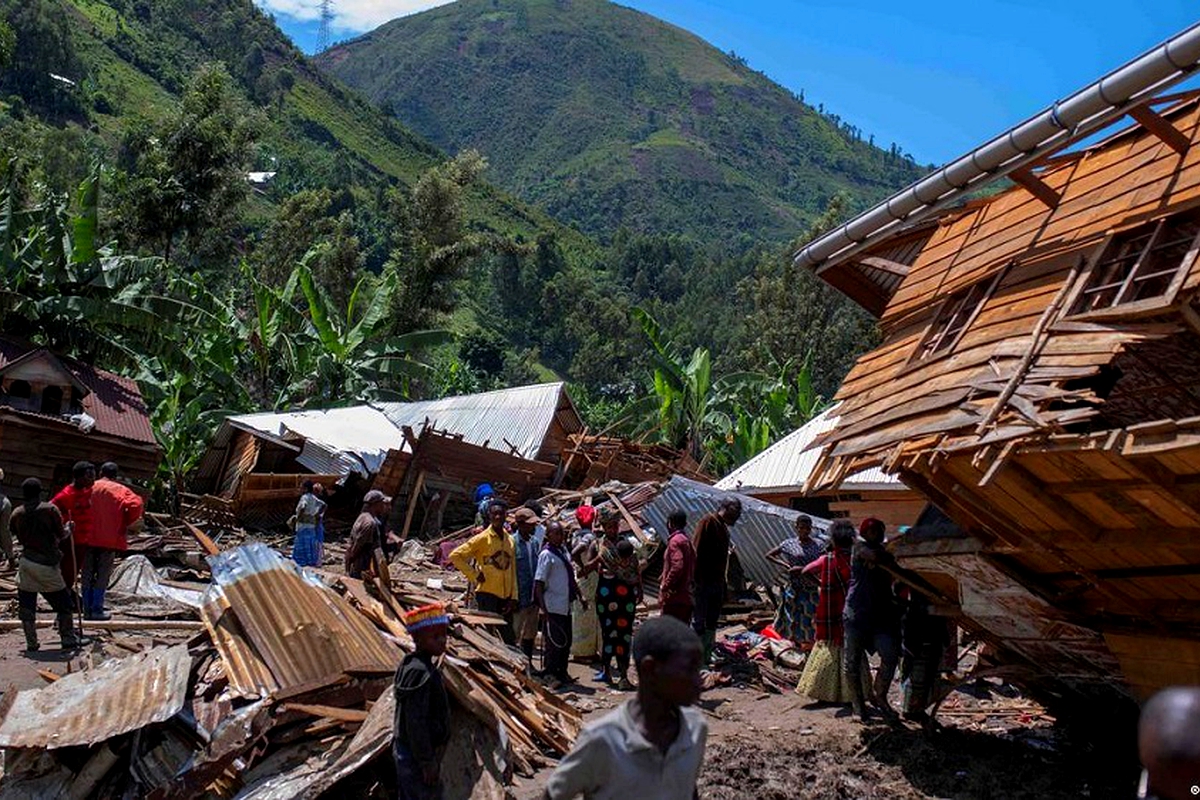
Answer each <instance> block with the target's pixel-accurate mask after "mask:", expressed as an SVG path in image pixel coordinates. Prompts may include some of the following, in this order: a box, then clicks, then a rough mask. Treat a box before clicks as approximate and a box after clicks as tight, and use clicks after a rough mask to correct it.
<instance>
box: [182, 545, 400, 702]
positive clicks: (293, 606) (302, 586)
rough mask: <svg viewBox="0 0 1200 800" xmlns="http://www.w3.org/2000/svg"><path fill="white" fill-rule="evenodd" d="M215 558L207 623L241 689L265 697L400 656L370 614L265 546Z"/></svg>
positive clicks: (389, 663)
mask: <svg viewBox="0 0 1200 800" xmlns="http://www.w3.org/2000/svg"><path fill="white" fill-rule="evenodd" d="M209 563H210V565H211V567H212V574H213V586H212V588H211V589H209V591H208V594H206V595H205V599H204V608H203V617H204V622H205V626H206V627H207V628H208V629H209V632H210V633H211V634H212V637H213V641H214V642H215V643H216V645H217V649H218V650H219V651H220V653H221V659H222V661H223V662H224V664H225V668H226V672H227V673H228V675H229V681H230V684H231V686H232V687H233V688H234V690H235V691H237V692H238V693H239V694H241V695H243V696H247V697H259V696H263V695H266V694H270V693H273V692H276V691H279V690H281V689H288V688H292V687H295V686H300V685H303V684H307V683H312V682H315V681H322V680H325V679H328V678H330V677H331V676H336V675H339V674H341V673H343V672H346V671H347V670H368V671H379V672H389V671H391V670H393V669H395V667H396V665H397V664H398V663H399V662H400V651H399V650H398V649H397V648H396V647H395V646H393V645H392V644H390V643H389V642H388V641H387V640H386V639H384V638H383V636H382V635H381V634H380V633H379V631H378V630H377V629H376V628H375V627H374V626H373V625H372V624H371V623H370V622H369V621H368V620H367V619H366V617H364V616H363V615H362V614H360V613H359V612H358V611H356V610H355V609H354V608H352V607H351V606H350V604H349V603H347V602H346V601H345V600H344V599H343V598H342V597H341V596H340V595H338V594H337V593H336V592H334V591H332V590H331V589H329V588H328V587H326V586H324V585H323V584H321V583H320V582H319V581H318V580H317V579H316V578H314V577H311V576H310V575H306V574H304V573H302V572H301V571H300V569H299V567H297V566H296V565H295V563H294V562H292V561H289V560H287V559H284V558H283V557H282V556H280V555H279V554H278V553H276V552H275V551H274V550H271V549H270V548H269V547H267V546H266V545H264V544H262V543H259V542H253V543H251V544H247V545H244V546H242V547H239V548H236V549H234V550H229V551H226V552H223V553H221V554H220V555H217V556H213V557H212V558H211V559H209Z"/></svg>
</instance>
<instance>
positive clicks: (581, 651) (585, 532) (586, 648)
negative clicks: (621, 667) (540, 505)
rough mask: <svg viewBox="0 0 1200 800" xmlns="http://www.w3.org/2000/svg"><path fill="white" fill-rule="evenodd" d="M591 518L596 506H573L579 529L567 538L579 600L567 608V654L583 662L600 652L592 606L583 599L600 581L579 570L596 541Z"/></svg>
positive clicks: (598, 628)
mask: <svg viewBox="0 0 1200 800" xmlns="http://www.w3.org/2000/svg"><path fill="white" fill-rule="evenodd" d="M595 520H596V509H595V508H593V507H592V506H579V507H578V508H576V509H575V521H576V522H578V523H579V531H578V532H577V533H576V534H575V537H574V539H572V541H571V560H572V561H573V562H575V571H576V574H577V576H578V580H579V596H580V599H579V600H577V601H576V603H575V605H573V606H572V607H571V655H572V656H574V657H575V658H577V659H580V660H585V661H594V660H595V659H596V658H597V657H598V656H599V655H600V618H599V617H598V616H596V609H595V607H594V606H593V607H591V608H589V607H588V604H587V603H586V602H583V601H586V600H587V599H589V598H594V597H595V596H596V586H597V584H598V583H599V582H600V575H599V573H596V572H592V573H588V574H586V575H585V574H584V572H583V565H584V563H585V561H586V560H587V559H588V558H590V557H591V553H592V543H593V542H595V541H596V534H594V533H593V532H592V523H593V522H595Z"/></svg>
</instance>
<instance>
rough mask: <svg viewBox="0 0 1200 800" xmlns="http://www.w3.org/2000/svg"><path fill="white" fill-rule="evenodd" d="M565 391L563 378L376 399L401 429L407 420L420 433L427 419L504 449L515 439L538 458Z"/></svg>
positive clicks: (520, 450)
mask: <svg viewBox="0 0 1200 800" xmlns="http://www.w3.org/2000/svg"><path fill="white" fill-rule="evenodd" d="M564 391H565V387H564V384H562V383H542V384H537V385H534V386H519V387H517V388H514V389H499V390H497V391H494V392H482V393H480V394H468V395H461V396H459V397H444V398H442V399H441V400H423V401H419V402H415V403H377V404H376V407H377V408H378V409H379V410H380V411H382V412H383V413H384V414H386V415H387V418H388V419H389V420H391V422H392V424H393V425H395V426H396V428H397V429H399V428H401V427H403V426H405V425H407V426H408V427H410V428H412V429H413V431H414V432H416V433H420V430H421V427H422V426H423V425H424V424H425V423H426V422H428V423H429V424H430V425H431V426H433V427H434V428H437V429H438V430H441V431H448V432H450V433H455V434H459V435H461V436H462V437H463V440H464V441H467V442H470V443H471V444H475V445H479V446H481V447H489V448H491V449H493V450H500V451H502V452H505V453H508V452H511V448H510V447H509V444H511V445H512V446H513V447H514V448H516V451H517V454H518V455H520V456H521V457H522V458H529V459H535V458H537V456H538V452H539V451H540V450H541V449H542V445H543V443H544V442H545V439H546V434H547V432H549V430H550V425H551V424H552V423H553V421H554V415H555V412H556V411H557V409H558V406H559V403H560V402H561V401H562V400H563V394H564ZM568 402H569V401H568ZM571 427H574V426H573V425H570V426H568V432H571V431H570V428H571Z"/></svg>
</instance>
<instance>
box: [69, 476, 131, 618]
mask: <svg viewBox="0 0 1200 800" xmlns="http://www.w3.org/2000/svg"><path fill="white" fill-rule="evenodd" d="M120 477H121V468H120V467H118V466H117V465H116V464H115V463H113V462H112V461H108V462H105V463H104V464H103V465H101V467H100V478H99V479H98V480H97V481H96V482H95V483H93V484H92V509H91V512H92V534H91V539H90V541H89V542H88V543H87V544H86V545H84V546H83V547H81V548H79V550H80V551H81V552H79V553H78V555H79V562H80V569H81V573H80V583H81V584H82V591H83V618H84V619H93V620H106V619H111V615H110V614H109V613H108V612H107V611H105V610H104V595H105V593H106V592H107V591H108V581H109V578H111V577H112V570H113V562H114V561H115V560H116V557H117V554H118V553H123V552H125V551H126V550H127V549H129V529H130V528H131V527H133V526H135V525H137V524H138V521H139V520H141V518H142V514H143V512H145V510H146V507H145V503H144V502H143V501H142V498H141V495H139V494H138V493H137V492H135V491H134V490H133V489H130V488H129V487H128V486H126V485H125V484H123V483H121V482H120V481H119V480H118V479H119V478H120Z"/></svg>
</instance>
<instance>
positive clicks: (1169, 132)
mask: <svg viewBox="0 0 1200 800" xmlns="http://www.w3.org/2000/svg"><path fill="white" fill-rule="evenodd" d="M1129 116H1131V117H1133V118H1134V119H1135V120H1137V121H1138V122H1139V123H1140V124H1141V125H1142V127H1143V128H1145V129H1146V130H1148V131H1150V132H1151V133H1153V134H1154V135H1155V136H1157V137H1158V138H1159V139H1161V140H1162V141H1163V143H1164V144H1166V145H1167V146H1168V147H1170V148H1171V149H1172V150H1174V151H1175V152H1176V153H1179V154H1180V155H1184V154H1185V153H1187V151H1188V147H1190V146H1191V144H1192V142H1191V140H1190V139H1188V137H1186V136H1184V135H1183V134H1182V133H1180V132H1179V129H1178V128H1176V127H1175V126H1174V125H1172V124H1171V123H1170V122H1168V121H1167V120H1165V119H1163V118H1162V117H1160V116H1159V115H1158V114H1156V113H1155V112H1154V111H1153V110H1152V109H1151V108H1150V107H1149V106H1144V105H1143V106H1134V107H1133V108H1131V109H1129Z"/></svg>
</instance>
